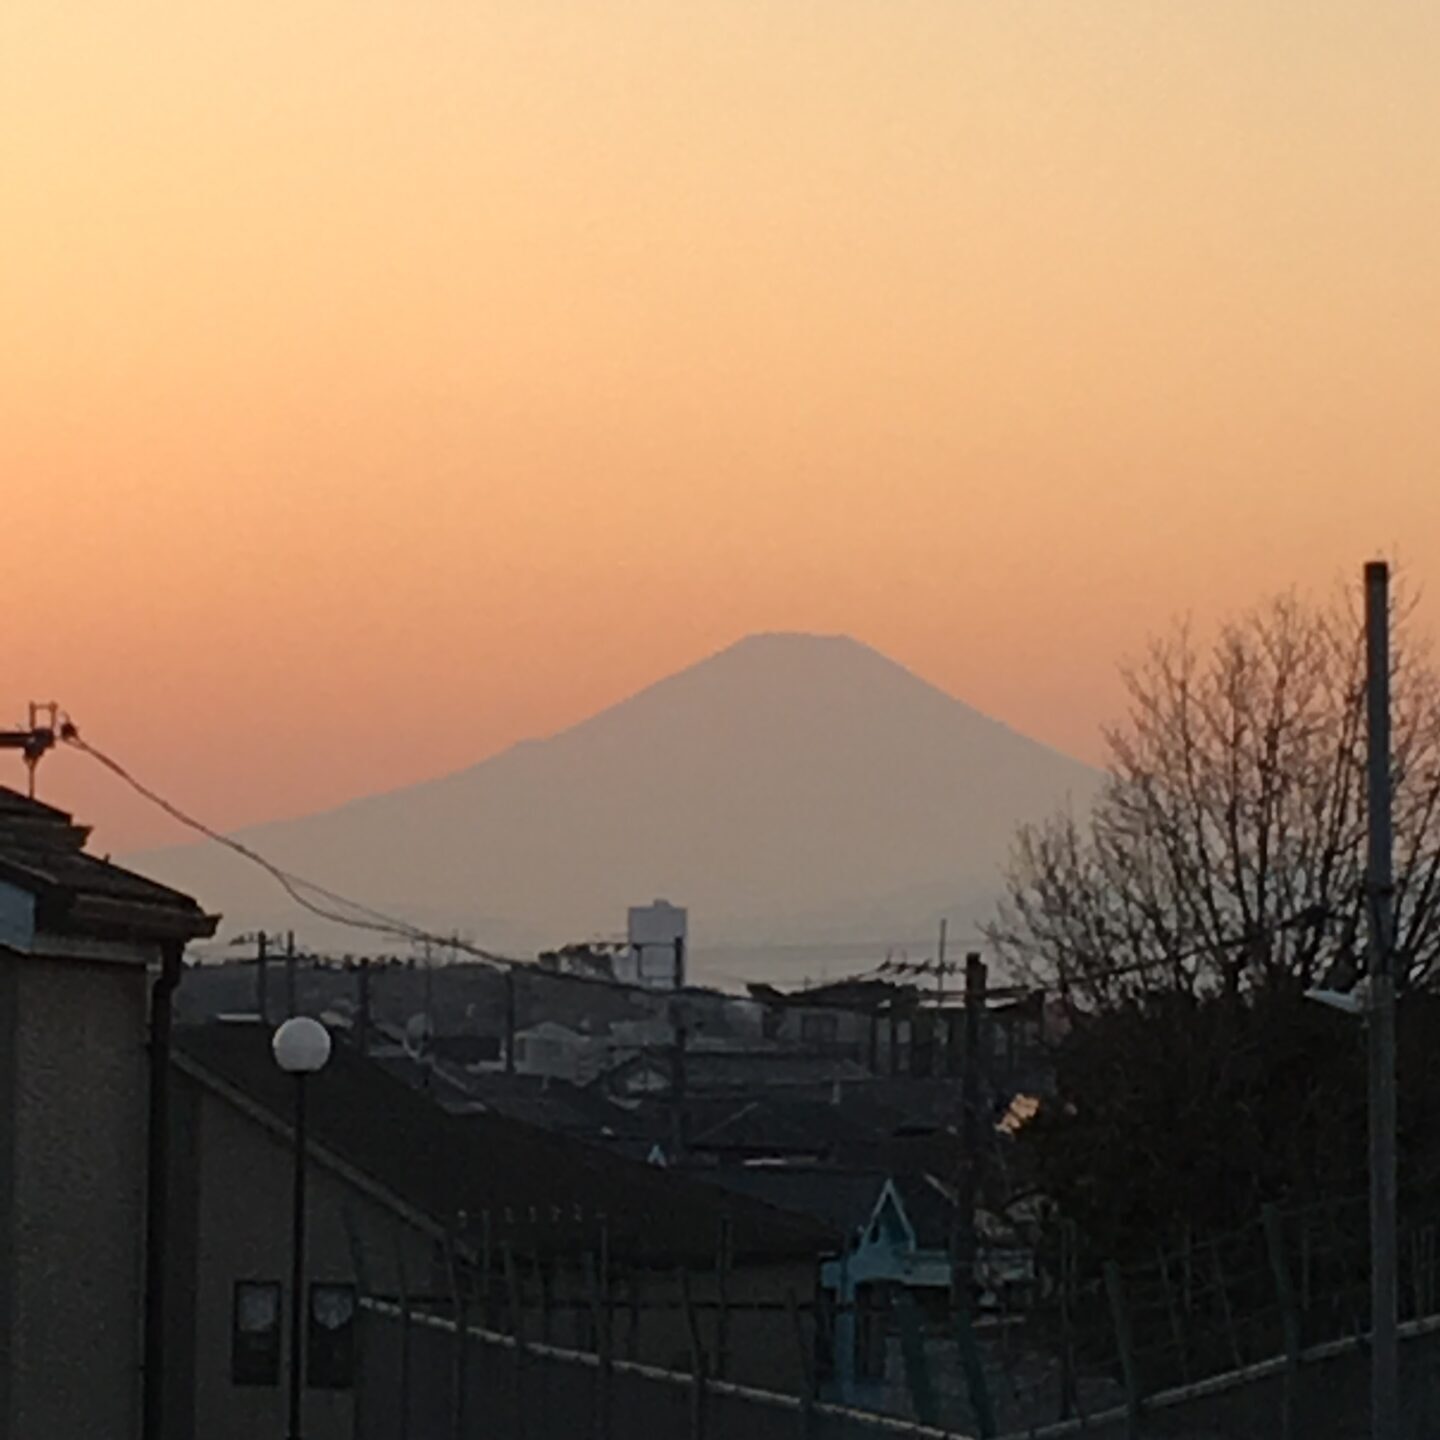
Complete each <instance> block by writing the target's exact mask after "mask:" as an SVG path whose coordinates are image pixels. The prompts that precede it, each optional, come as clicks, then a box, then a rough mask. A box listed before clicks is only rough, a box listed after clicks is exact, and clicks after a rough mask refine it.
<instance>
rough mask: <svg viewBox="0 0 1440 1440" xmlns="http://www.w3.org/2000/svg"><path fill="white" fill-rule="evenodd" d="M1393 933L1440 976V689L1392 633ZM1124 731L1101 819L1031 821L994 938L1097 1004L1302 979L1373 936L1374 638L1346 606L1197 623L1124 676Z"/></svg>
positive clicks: (1294, 984)
mask: <svg viewBox="0 0 1440 1440" xmlns="http://www.w3.org/2000/svg"><path fill="white" fill-rule="evenodd" d="M1395 630H1396V636H1395V643H1394V646H1393V651H1394V656H1395V660H1394V674H1393V678H1392V688H1393V696H1394V721H1393V726H1394V740H1393V775H1394V784H1395V803H1394V818H1395V941H1396V952H1397V967H1396V968H1397V974H1398V975H1399V976H1400V977H1401V980H1402V983H1404V984H1409V985H1412V986H1413V985H1425V984H1428V983H1430V982H1431V981H1432V980H1434V979H1435V978H1436V977H1437V973H1440V683H1437V677H1436V674H1435V672H1434V670H1433V669H1432V667H1431V665H1430V662H1429V658H1428V655H1427V654H1426V653H1425V650H1424V648H1423V647H1422V646H1420V645H1419V644H1418V643H1417V642H1416V641H1415V638H1414V637H1413V635H1412V634H1411V633H1410V626H1409V625H1408V623H1407V622H1406V617H1405V614H1404V613H1403V609H1402V613H1400V614H1399V615H1398V616H1397V617H1396V621H1395ZM1124 678H1125V683H1126V689H1127V693H1128V697H1129V705H1128V713H1127V714H1126V716H1125V718H1124V720H1123V721H1122V722H1121V723H1120V724H1118V725H1116V726H1114V727H1112V728H1111V729H1110V730H1109V731H1108V732H1107V733H1106V737H1105V739H1106V749H1107V765H1106V770H1107V776H1106V780H1105V782H1104V784H1103V786H1102V788H1101V791H1100V794H1099V797H1098V799H1097V800H1096V802H1095V803H1094V805H1093V806H1092V808H1091V809H1090V810H1089V812H1088V813H1086V814H1084V815H1077V814H1074V813H1063V814H1059V815H1056V816H1054V817H1052V818H1051V819H1049V820H1046V821H1043V822H1041V823H1038V824H1035V825H1031V826H1027V827H1025V828H1024V829H1022V830H1021V832H1020V834H1019V837H1018V839H1017V843H1016V847H1015V852H1014V857H1013V861H1012V864H1011V867H1010V870H1009V874H1008V877H1007V884H1006V894H1005V899H1004V902H1003V903H1002V905H1001V907H1000V912H999V915H998V918H997V920H996V922H995V923H994V925H993V926H992V927H991V929H990V939H991V941H992V943H993V944H994V945H995V946H996V948H997V950H998V951H999V952H1000V954H1001V956H1002V957H1003V958H1004V959H1005V960H1006V961H1008V962H1009V965H1010V968H1011V969H1013V970H1014V971H1016V972H1018V973H1019V974H1020V975H1022V976H1024V977H1025V978H1028V979H1030V980H1033V981H1034V982H1036V983H1038V984H1043V985H1046V986H1055V987H1058V988H1059V989H1060V990H1061V991H1062V992H1064V993H1066V994H1069V995H1072V996H1073V997H1074V998H1076V999H1077V1000H1079V1001H1082V1002H1088V1003H1090V1004H1093V1005H1099V1006H1101V1007H1103V1006H1105V1005H1108V1004H1115V1003H1118V1002H1119V1001H1120V1000H1122V999H1125V998H1134V997H1135V996H1137V995H1140V994H1153V993H1155V992H1156V991H1168V992H1171V993H1178V994H1186V995H1191V996H1196V997H1199V996H1204V995H1208V994H1214V993H1217V992H1227V991H1228V992H1231V993H1236V992H1239V991H1240V990H1243V989H1253V988H1257V987H1258V988H1272V989H1273V988H1276V987H1283V988H1291V989H1294V988H1303V987H1305V986H1309V985H1312V984H1315V983H1316V982H1317V981H1318V980H1320V979H1321V977H1322V975H1323V973H1324V972H1325V971H1326V970H1328V969H1330V968H1331V967H1332V966H1338V967H1339V968H1340V970H1341V971H1342V972H1343V971H1345V970H1346V969H1347V968H1349V969H1353V967H1354V965H1355V963H1356V957H1357V955H1358V954H1359V953H1360V952H1361V951H1363V946H1364V942H1365V925H1364V907H1365V897H1364V888H1363V878H1364V867H1365V723H1364V719H1365V695H1364V646H1363V634H1362V627H1361V623H1360V620H1359V618H1358V616H1357V615H1356V614H1355V613H1354V612H1353V610H1352V609H1351V608H1350V607H1348V606H1346V605H1344V604H1343V603H1336V604H1333V605H1330V606H1313V605H1307V604H1306V603H1304V602H1302V601H1300V600H1298V599H1297V598H1295V597H1294V596H1283V597H1281V598H1279V599H1276V600H1274V601H1272V602H1270V603H1269V604H1267V605H1264V606H1262V607H1260V608H1258V609H1256V610H1253V611H1251V612H1250V613H1248V614H1246V615H1244V616H1242V617H1241V618H1239V619H1237V620H1235V621H1232V622H1231V623H1229V624H1227V625H1226V626H1224V628H1223V629H1222V630H1221V632H1220V634H1219V636H1218V637H1217V639H1216V640H1215V641H1214V642H1213V644H1210V645H1207V646H1202V645H1200V644H1198V643H1197V642H1196V640H1195V637H1194V636H1193V634H1192V633H1191V631H1190V630H1189V629H1188V628H1186V627H1181V628H1178V629H1177V630H1176V631H1175V632H1173V633H1172V634H1170V635H1169V636H1167V637H1165V638H1163V639H1160V640H1157V641H1156V642H1154V644H1153V645H1152V646H1151V647H1150V649H1149V651H1148V653H1147V654H1146V655H1145V657H1144V658H1143V659H1142V660H1141V661H1140V662H1139V663H1138V664H1136V665H1133V666H1130V667H1128V668H1127V669H1126V670H1125V671H1124Z"/></svg>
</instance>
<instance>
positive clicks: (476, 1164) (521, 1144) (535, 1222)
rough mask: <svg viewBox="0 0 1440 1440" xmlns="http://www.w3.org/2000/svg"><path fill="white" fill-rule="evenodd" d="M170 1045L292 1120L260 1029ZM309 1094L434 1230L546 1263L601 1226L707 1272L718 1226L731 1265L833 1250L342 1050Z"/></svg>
mask: <svg viewBox="0 0 1440 1440" xmlns="http://www.w3.org/2000/svg"><path fill="white" fill-rule="evenodd" d="M176 1048H177V1050H178V1051H179V1052H180V1053H181V1054H182V1055H183V1056H184V1057H185V1058H186V1059H187V1060H188V1061H189V1062H190V1064H191V1065H192V1067H199V1070H200V1072H202V1074H203V1075H207V1076H209V1077H211V1078H212V1079H213V1080H217V1081H219V1082H220V1083H221V1084H222V1085H224V1086H229V1087H231V1088H233V1089H234V1090H237V1091H239V1092H241V1093H242V1094H243V1095H244V1096H245V1097H247V1098H248V1099H249V1100H250V1101H251V1102H252V1103H253V1104H256V1105H259V1106H260V1107H262V1108H263V1109H265V1110H268V1111H269V1112H270V1113H271V1114H272V1115H274V1116H275V1117H276V1118H277V1119H278V1120H279V1121H280V1122H281V1123H288V1116H289V1114H290V1105H291V1090H290V1087H289V1084H288V1083H287V1080H286V1077H285V1076H284V1075H283V1074H281V1072H280V1071H279V1070H278V1069H277V1067H276V1066H275V1064H274V1062H273V1060H272V1058H271V1055H270V1041H269V1034H268V1032H266V1031H265V1030H264V1029H263V1028H262V1027H260V1026H258V1025H238V1024H237V1025H206V1026H194V1027H183V1028H181V1029H179V1030H177V1031H176ZM309 1085H310V1089H309V1112H308V1116H309V1126H310V1133H311V1135H312V1136H313V1138H314V1140H315V1142H316V1144H317V1145H318V1146H320V1147H322V1148H324V1149H326V1150H328V1151H330V1152H331V1153H333V1154H334V1155H336V1156H337V1157H339V1158H341V1159H343V1160H345V1161H346V1162H347V1163H349V1164H350V1165H352V1166H354V1167H355V1168H356V1169H357V1170H359V1171H361V1172H363V1173H364V1174H366V1175H368V1176H369V1177H370V1178H371V1179H372V1180H374V1181H376V1182H378V1183H380V1184H382V1185H383V1186H385V1187H386V1188H387V1189H388V1190H390V1191H391V1192H392V1193H393V1194H395V1195H397V1196H399V1197H400V1198H402V1199H404V1200H405V1201H406V1202H408V1203H409V1204H411V1205H412V1206H414V1207H415V1208H417V1209H419V1210H421V1211H423V1212H424V1213H426V1214H428V1215H430V1216H431V1217H432V1218H433V1219H435V1220H436V1221H437V1222H438V1223H440V1224H442V1225H444V1224H453V1223H454V1222H455V1217H456V1216H457V1215H458V1214H460V1213H461V1212H463V1213H464V1214H465V1216H466V1217H468V1225H469V1227H470V1230H469V1233H470V1235H471V1238H472V1239H474V1238H476V1236H478V1232H479V1227H480V1225H481V1224H482V1216H483V1215H484V1214H485V1213H486V1212H488V1213H489V1216H490V1226H491V1234H492V1235H493V1236H494V1237H496V1239H497V1240H499V1239H501V1238H504V1237H505V1236H511V1237H513V1239H514V1243H515V1244H516V1245H517V1246H518V1247H521V1248H524V1249H527V1250H529V1249H532V1248H533V1249H536V1250H543V1251H547V1252H549V1253H573V1252H578V1251H582V1250H585V1249H590V1248H593V1247H594V1245H595V1244H596V1240H597V1236H598V1233H599V1224H600V1219H601V1217H604V1220H605V1224H606V1225H607V1227H608V1232H609V1245H610V1249H611V1252H612V1253H613V1254H615V1255H616V1256H617V1257H623V1258H625V1259H627V1260H630V1261H632V1262H635V1263H641V1264H656V1265H661V1264H666V1265H673V1264H676V1263H678V1262H680V1261H682V1260H692V1261H695V1262H703V1261H707V1260H708V1261H712V1262H713V1260H714V1257H715V1249H716V1244H717V1241H718V1238H719V1234H720V1227H721V1221H722V1219H726V1218H728V1220H729V1225H730V1234H731V1240H732V1244H733V1246H734V1252H735V1254H736V1257H737V1258H751V1259H781V1258H809V1257H813V1256H816V1255H818V1254H820V1253H822V1252H824V1251H825V1250H827V1249H829V1248H831V1246H832V1245H833V1241H834V1237H833V1236H832V1235H831V1234H830V1233H829V1231H828V1229H827V1228H826V1227H825V1226H824V1225H823V1224H818V1223H816V1222H815V1221H814V1220H811V1219H806V1218H803V1217H799V1216H796V1215H793V1214H785V1213H783V1212H781V1211H777V1210H775V1209H772V1208H770V1207H768V1206H766V1205H764V1204H762V1203H760V1202H758V1201H754V1200H747V1199H746V1198H744V1197H741V1196H729V1197H725V1196H722V1195H720V1194H719V1193H718V1192H716V1191H715V1190H714V1189H712V1188H711V1187H709V1186H705V1185H701V1184H698V1183H696V1182H694V1181H691V1180H689V1179H686V1178H684V1177H682V1176H679V1175H676V1174H673V1173H671V1172H668V1171H665V1170H662V1169H658V1168H656V1167H654V1166H650V1165H645V1164H642V1163H639V1162H637V1161H633V1160H628V1159H626V1158H624V1157H623V1156H620V1155H617V1154H615V1153H613V1152H611V1151H609V1150H606V1149H602V1148H600V1147H598V1146H592V1145H588V1144H585V1143H584V1142H582V1141H579V1140H576V1139H573V1138H570V1137H567V1136H563V1135H558V1134H553V1133H550V1132H547V1131H544V1130H541V1129H538V1128H535V1127H532V1126H529V1125H524V1124H520V1123H517V1122H515V1121H513V1120H509V1119H507V1118H505V1117H503V1116H500V1115H496V1114H488V1113H487V1114H467V1115H456V1114H451V1113H448V1112H447V1111H445V1110H444V1109H442V1108H441V1107H440V1106H439V1105H436V1104H435V1103H433V1102H432V1101H431V1100H429V1099H427V1098H426V1097H425V1096H424V1095H422V1094H419V1093H418V1092H416V1091H414V1090H412V1089H411V1088H410V1087H408V1086H407V1085H405V1084H404V1083H403V1082H402V1081H400V1080H398V1079H396V1078H395V1077H394V1076H392V1075H389V1074H387V1073H385V1072H384V1071H383V1070H382V1069H381V1068H380V1066H378V1065H376V1064H375V1063H374V1062H372V1061H370V1060H367V1059H365V1058H364V1057H363V1056H361V1055H360V1054H359V1053H358V1052H356V1051H355V1050H353V1049H351V1048H350V1047H349V1046H348V1045H343V1044H340V1045H337V1046H336V1047H335V1050H334V1053H333V1056H332V1058H331V1061H330V1064H329V1065H328V1066H327V1067H326V1069H325V1070H324V1071H323V1072H322V1073H321V1074H320V1075H319V1076H317V1077H316V1078H315V1079H314V1080H312V1081H310V1082H309Z"/></svg>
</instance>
